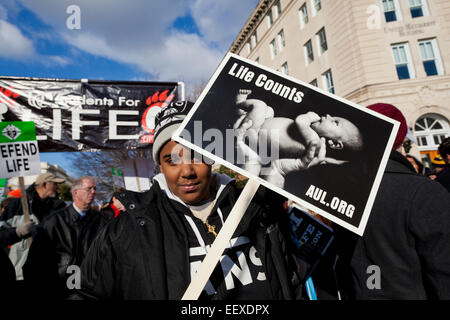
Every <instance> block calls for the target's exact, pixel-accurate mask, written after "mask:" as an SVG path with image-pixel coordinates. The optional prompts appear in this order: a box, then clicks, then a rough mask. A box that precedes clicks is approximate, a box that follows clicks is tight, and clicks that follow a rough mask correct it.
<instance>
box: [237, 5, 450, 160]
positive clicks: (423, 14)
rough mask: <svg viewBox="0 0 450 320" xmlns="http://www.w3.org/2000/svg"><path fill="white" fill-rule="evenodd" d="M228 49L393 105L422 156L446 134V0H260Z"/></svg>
mask: <svg viewBox="0 0 450 320" xmlns="http://www.w3.org/2000/svg"><path fill="white" fill-rule="evenodd" d="M230 51H231V52H234V53H236V54H239V55H241V56H243V57H246V58H248V59H251V60H254V61H257V62H259V63H261V64H263V65H265V66H268V67H271V68H273V69H276V70H278V71H280V72H283V73H285V74H289V75H290V76H292V77H294V78H297V79H299V80H301V81H304V82H307V83H310V84H313V85H316V86H318V87H319V88H321V89H324V90H327V91H329V92H332V93H335V94H336V95H338V96H340V97H343V98H346V99H348V100H351V101H353V102H355V103H358V104H360V105H362V106H367V105H370V104H372V103H375V102H386V103H391V104H394V105H395V106H397V107H398V108H399V109H401V110H402V112H403V113H404V115H405V117H406V119H407V122H408V126H409V127H410V128H411V130H412V133H413V134H414V136H415V139H416V141H417V145H416V144H413V146H414V147H413V149H412V153H413V154H414V153H415V154H416V155H418V154H419V152H420V153H421V157H422V158H423V159H424V160H425V161H427V162H428V161H429V160H430V159H431V158H434V156H435V155H436V150H437V146H438V145H439V143H440V142H441V141H442V139H443V138H445V137H448V136H450V75H449V73H450V1H448V0H345V1H335V0H300V1H299V0H260V1H259V2H258V4H257V5H256V7H255V9H254V10H253V12H252V13H251V15H250V17H249V18H248V20H247V21H246V23H245V25H244V26H243V27H242V29H241V31H240V32H239V34H238V36H237V37H236V39H235V41H234V42H233V44H232V45H231V48H230Z"/></svg>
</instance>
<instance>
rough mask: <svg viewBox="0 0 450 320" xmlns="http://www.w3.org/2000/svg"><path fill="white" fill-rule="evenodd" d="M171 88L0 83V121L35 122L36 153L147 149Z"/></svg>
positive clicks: (140, 84) (76, 82) (170, 96)
mask: <svg viewBox="0 0 450 320" xmlns="http://www.w3.org/2000/svg"><path fill="white" fill-rule="evenodd" d="M177 86H178V84H177V83H175V82H134V81H129V82H114V81H83V80H59V79H36V78H31V79H27V78H9V77H3V78H0V121H33V122H34V123H35V127H36V135H37V140H38V142H39V150H40V152H52V151H53V152H56V151H94V150H101V149H109V150H114V149H137V148H146V147H148V145H149V143H152V142H153V133H154V115H155V114H156V113H158V112H159V111H160V110H161V108H164V107H165V106H166V105H167V104H168V103H169V102H170V101H171V100H173V99H175V100H176V99H178V97H177V92H178V91H177Z"/></svg>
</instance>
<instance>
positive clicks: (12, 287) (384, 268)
mask: <svg viewBox="0 0 450 320" xmlns="http://www.w3.org/2000/svg"><path fill="white" fill-rule="evenodd" d="M191 107H192V103H190V102H174V103H171V104H170V105H169V106H168V107H167V108H166V109H164V110H163V111H162V112H161V113H160V114H159V115H158V117H157V118H156V123H155V125H156V128H155V137H154V143H153V149H152V152H153V159H155V160H156V162H157V164H158V169H159V173H158V174H157V175H155V177H154V178H153V184H152V187H151V188H150V190H148V191H146V192H142V193H136V192H131V191H126V190H121V191H118V192H116V193H114V195H113V196H112V198H111V201H110V202H109V204H108V205H107V206H106V207H104V208H102V209H101V210H93V209H92V204H93V201H94V198H95V196H96V190H97V189H96V188H97V186H96V180H95V178H93V177H80V178H78V179H77V180H75V181H74V183H73V186H72V197H73V201H72V203H71V204H66V203H65V202H64V201H62V200H59V199H58V198H57V197H56V190H57V187H58V185H59V184H61V183H63V182H64V179H60V178H57V177H55V176H54V175H53V174H51V173H45V174H41V175H40V176H39V177H38V178H37V179H36V181H35V182H34V183H33V184H32V185H31V186H29V187H28V189H27V190H26V193H27V201H28V207H29V219H25V215H24V213H23V208H22V201H21V199H20V198H8V199H6V200H4V201H3V202H2V205H1V216H0V246H1V249H0V264H1V267H0V283H1V284H2V285H1V288H0V295H1V296H2V298H7V299H12V298H16V297H33V299H55V300H58V299H89V300H90V299H180V298H181V297H182V296H183V294H184V292H185V291H186V289H187V287H188V286H189V283H190V282H191V279H192V277H193V275H194V274H195V272H196V271H197V269H198V267H199V265H200V263H201V261H202V260H203V258H204V257H205V255H206V253H207V252H208V249H209V248H210V246H211V245H212V243H213V242H214V240H215V239H216V237H217V234H218V233H219V232H220V230H221V228H222V227H223V225H224V222H225V221H226V219H227V217H228V215H229V214H230V211H231V209H232V208H233V206H234V204H235V203H236V200H237V198H238V196H239V193H240V191H241V190H240V189H239V188H237V187H236V185H235V182H234V180H232V179H230V178H229V177H228V176H226V175H222V174H219V173H216V172H213V171H212V167H211V163H210V162H208V163H207V162H205V161H201V160H200V161H193V160H194V159H192V157H191V156H195V155H196V154H195V153H192V152H191V151H190V150H189V149H187V148H185V147H183V146H181V145H179V144H178V143H177V142H175V141H173V140H171V136H172V133H173V132H174V131H175V130H176V129H177V128H178V127H179V126H180V124H181V122H182V120H183V119H184V117H185V116H186V114H187V113H188V111H189V110H190V108H191ZM369 108H370V109H371V110H374V111H376V112H379V113H381V114H383V115H385V116H388V117H390V118H393V119H395V120H397V121H399V122H400V124H401V125H400V129H399V131H398V134H397V137H396V139H395V143H394V147H393V150H392V152H391V155H390V158H389V161H388V164H387V167H386V169H385V172H384V175H383V179H382V182H381V185H380V187H379V191H378V194H377V196H376V199H375V201H374V205H373V209H372V212H371V215H370V218H369V221H368V223H367V227H366V230H365V233H364V235H363V236H361V237H360V236H357V235H356V234H353V233H351V232H349V231H347V230H344V229H342V228H341V227H339V226H337V225H334V224H331V223H328V224H329V225H331V227H332V228H333V230H334V233H335V240H334V241H333V243H332V246H331V247H330V248H329V249H328V251H327V253H326V254H325V255H324V256H323V257H322V253H321V252H318V251H317V249H316V248H315V247H314V246H311V245H304V246H300V248H297V247H296V246H295V245H294V243H292V241H291V240H290V238H289V221H288V215H287V210H286V209H287V208H286V203H287V199H285V198H283V197H282V196H281V195H279V194H277V193H275V192H273V191H271V190H269V189H266V188H264V187H260V189H259V190H258V192H257V194H256V196H255V197H254V199H253V201H252V202H251V203H250V205H249V207H248V209H247V211H246V214H245V215H244V217H243V219H242V221H241V222H240V224H239V225H238V227H237V229H236V230H235V232H234V234H233V236H232V239H231V241H230V245H229V246H228V247H227V248H226V249H225V251H224V253H223V256H222V259H221V260H220V262H219V263H218V264H217V266H216V267H215V269H214V271H213V272H212V274H211V277H210V278H209V281H208V282H207V284H206V286H205V288H204V289H203V291H202V294H201V296H200V299H209V300H216V299H221V300H222V299H236V300H240V299H243V300H272V299H286V300H287V299H308V296H307V295H306V294H305V282H306V280H307V277H309V276H311V277H312V279H313V280H314V283H315V284H316V287H317V293H318V298H319V299H450V245H449V243H450V194H449V191H450V188H449V184H450V176H449V175H450V138H447V139H445V140H444V141H443V142H442V144H441V145H440V147H439V154H440V157H441V158H442V160H441V161H442V162H443V163H444V164H443V165H442V166H438V167H436V168H435V169H434V171H433V172H427V173H425V171H424V169H423V164H422V163H421V162H420V161H419V160H418V159H417V158H415V157H414V156H412V155H409V154H406V153H405V152H404V148H403V142H404V140H405V137H406V134H407V126H406V121H405V118H404V117H403V115H402V113H401V112H400V111H399V110H398V109H397V108H396V107H395V106H392V105H389V104H381V103H379V104H374V105H371V106H369ZM242 128H243V129H244V130H245V129H246V127H245V125H244V126H243V127H242ZM174 150H176V151H174ZM306 152H308V150H306ZM303 160H304V161H306V162H307V163H304V165H305V167H307V166H308V165H309V164H310V162H312V161H314V156H312V157H307V158H305V159H303ZM296 169H300V170H301V169H302V168H296ZM355 192H356V191H355ZM319 260H320V261H319ZM317 262H319V263H318V264H317ZM315 266H317V267H315ZM313 267H315V268H314V269H313ZM376 272H379V275H378V276H379V277H378V278H377V274H376Z"/></svg>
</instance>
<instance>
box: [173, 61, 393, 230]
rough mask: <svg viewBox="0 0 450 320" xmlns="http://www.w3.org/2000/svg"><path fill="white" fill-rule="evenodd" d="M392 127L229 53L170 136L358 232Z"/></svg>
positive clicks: (385, 120) (366, 215)
mask: <svg viewBox="0 0 450 320" xmlns="http://www.w3.org/2000/svg"><path fill="white" fill-rule="evenodd" d="M397 130H398V122H396V121H394V120H391V119H390V118H387V117H385V116H383V115H380V114H378V113H376V112H373V111H371V110H369V109H366V108H364V107H362V106H359V105H357V104H355V103H352V102H350V101H347V100H345V99H343V98H340V97H338V96H336V95H334V94H331V93H329V92H326V91H324V90H321V89H319V88H317V87H314V86H312V85H310V84H307V83H304V82H302V81H300V80H297V79H294V78H292V77H290V76H287V75H284V74H281V73H279V72H277V71H275V70H272V69H269V68H267V67H265V66H262V65H260V64H258V63H256V62H254V61H250V60H247V59H244V58H242V57H239V56H237V55H234V54H231V53H229V54H228V55H227V56H226V57H225V58H224V60H223V61H222V63H221V64H220V66H219V68H218V69H217V70H216V72H215V73H214V75H213V76H212V78H211V79H210V81H209V82H208V84H207V86H206V87H205V89H204V91H203V92H202V94H201V95H200V97H199V99H198V100H197V101H196V103H195V105H194V107H193V108H192V110H191V112H190V113H189V114H188V116H187V117H186V119H185V120H184V121H183V123H182V125H181V127H180V129H179V130H178V131H177V132H176V133H175V135H174V136H173V139H174V140H176V141H178V142H180V143H181V144H183V145H185V146H187V147H189V148H191V149H192V150H194V151H195V152H198V153H199V154H201V155H203V156H204V158H203V161H206V162H207V161H211V160H210V159H212V160H214V161H215V162H216V163H220V164H223V165H225V166H227V167H229V168H230V169H232V170H235V171H236V172H238V173H240V174H242V175H245V176H247V177H249V178H251V179H255V180H257V181H258V182H259V183H261V184H263V185H264V186H266V187H267V188H270V189H272V190H274V191H275V192H278V193H280V194H282V195H284V196H285V197H287V198H288V199H291V200H293V201H295V202H297V203H299V204H301V205H303V206H304V207H306V208H308V209H310V210H312V211H314V212H316V213H318V214H320V215H322V216H323V217H325V218H327V219H329V220H331V221H333V222H335V223H337V224H339V225H340V226H342V227H344V228H346V229H348V230H350V231H352V232H355V233H357V234H359V235H362V234H363V232H364V229H365V226H366V223H367V221H368V218H369V214H370V211H371V208H372V204H373V202H374V199H375V196H376V193H377V190H378V187H379V184H380V181H381V178H382V175H383V172H384V169H385V166H386V163H387V160H388V157H389V154H390V151H391V148H392V145H393V142H394V139H395V136H396V133H397ZM201 158H202V157H198V156H196V157H194V159H201ZM197 161H199V160H197Z"/></svg>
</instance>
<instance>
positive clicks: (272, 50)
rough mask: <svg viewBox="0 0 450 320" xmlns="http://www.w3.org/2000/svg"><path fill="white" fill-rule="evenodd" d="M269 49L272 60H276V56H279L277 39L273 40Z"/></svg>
mask: <svg viewBox="0 0 450 320" xmlns="http://www.w3.org/2000/svg"><path fill="white" fill-rule="evenodd" d="M269 47H270V56H271V57H272V59H275V57H276V55H277V46H276V44H275V39H273V40H272V41H271V42H270V45H269Z"/></svg>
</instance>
